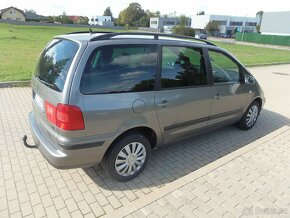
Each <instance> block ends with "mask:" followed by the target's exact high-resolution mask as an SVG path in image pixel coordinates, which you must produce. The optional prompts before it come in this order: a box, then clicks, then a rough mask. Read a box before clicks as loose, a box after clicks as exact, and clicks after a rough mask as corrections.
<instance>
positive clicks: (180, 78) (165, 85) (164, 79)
mask: <svg viewBox="0 0 290 218" xmlns="http://www.w3.org/2000/svg"><path fill="white" fill-rule="evenodd" d="M161 50H162V52H161V53H162V57H161V58H160V59H161V66H160V68H161V69H160V80H159V81H160V84H159V85H160V87H159V89H158V90H157V91H156V92H155V109H156V113H157V117H158V121H159V124H160V127H161V129H162V132H163V139H164V142H165V143H168V142H171V141H175V140H177V139H178V138H180V137H184V136H187V135H189V134H190V133H191V132H193V131H196V130H197V129H200V128H204V127H206V125H207V121H208V118H209V114H210V106H211V87H210V86H208V79H207V70H206V66H205V63H204V55H203V50H202V49H201V48H192V47H181V46H162V49H161Z"/></svg>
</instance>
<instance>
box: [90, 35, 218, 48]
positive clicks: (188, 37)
mask: <svg viewBox="0 0 290 218" xmlns="http://www.w3.org/2000/svg"><path fill="white" fill-rule="evenodd" d="M98 33H99V32H98ZM115 36H153V37H154V39H155V40H158V39H159V37H160V36H161V37H168V38H176V39H189V40H195V41H199V42H203V43H205V44H207V45H212V46H216V45H215V44H213V43H211V42H208V41H206V40H203V39H198V38H194V37H190V36H180V35H169V34H165V33H148V32H115V33H113V32H111V33H107V34H104V35H100V36H95V37H93V38H91V39H90V41H91V42H92V41H98V40H108V39H112V38H113V37H115Z"/></svg>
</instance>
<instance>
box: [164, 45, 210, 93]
mask: <svg viewBox="0 0 290 218" xmlns="http://www.w3.org/2000/svg"><path fill="white" fill-rule="evenodd" d="M206 84H207V75H206V69H205V63H204V57H203V54H202V50H201V49H200V48H188V47H174V46H164V47H163V48H162V70H161V87H162V88H179V87H188V86H200V85H206Z"/></svg>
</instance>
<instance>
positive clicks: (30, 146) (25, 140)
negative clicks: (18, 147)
mask: <svg viewBox="0 0 290 218" xmlns="http://www.w3.org/2000/svg"><path fill="white" fill-rule="evenodd" d="M22 141H23V144H24V145H25V147H27V148H37V146H36V145H30V144H28V143H27V135H23V136H22Z"/></svg>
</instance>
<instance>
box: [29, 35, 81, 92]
mask: <svg viewBox="0 0 290 218" xmlns="http://www.w3.org/2000/svg"><path fill="white" fill-rule="evenodd" d="M78 48H79V45H78V44H77V43H75V42H72V41H69V40H64V39H53V40H52V41H51V42H50V43H49V44H48V45H47V46H46V48H45V49H44V51H43V52H42V54H41V55H40V58H39V60H38V62H37V64H36V68H35V71H34V76H35V77H37V78H38V79H39V80H40V81H41V82H42V83H43V84H45V85H46V86H48V87H50V88H52V89H54V90H56V91H58V92H62V90H63V87H64V84H65V81H66V77H67V73H68V71H69V68H70V66H71V63H72V61H73V59H74V57H75V55H76V53H77V51H78Z"/></svg>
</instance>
